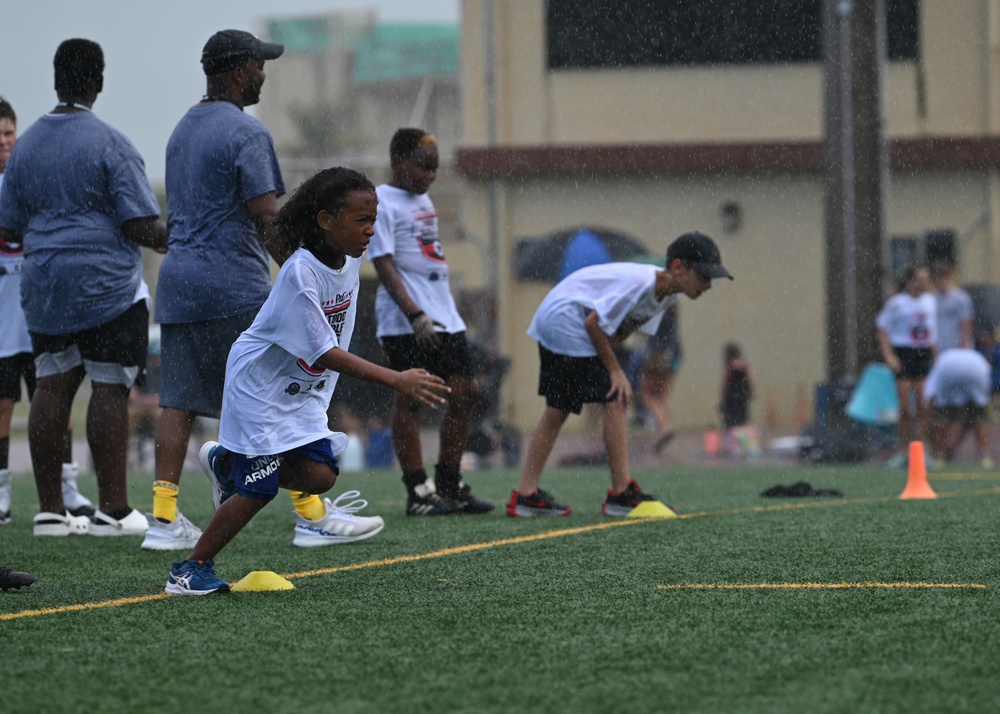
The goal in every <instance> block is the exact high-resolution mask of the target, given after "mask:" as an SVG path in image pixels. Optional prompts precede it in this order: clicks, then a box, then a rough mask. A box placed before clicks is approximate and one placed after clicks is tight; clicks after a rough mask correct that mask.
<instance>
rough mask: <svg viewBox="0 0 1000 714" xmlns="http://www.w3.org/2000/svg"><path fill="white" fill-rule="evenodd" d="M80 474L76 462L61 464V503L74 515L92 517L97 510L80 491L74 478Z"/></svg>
mask: <svg viewBox="0 0 1000 714" xmlns="http://www.w3.org/2000/svg"><path fill="white" fill-rule="evenodd" d="M79 475H80V467H79V466H78V465H77V464H76V462H73V463H70V464H63V466H62V493H63V504H65V506H66V510H67V511H69V512H70V513H71V514H72V515H74V516H87V517H88V518H92V517H93V515H94V514H95V513H96V512H97V509H96V508H94V504H93V503H92V502H91V501H90V499H89V498H87V497H86V496H84V495H83V494H82V493H80V489H79V488H77V486H76V478H77V476H79Z"/></svg>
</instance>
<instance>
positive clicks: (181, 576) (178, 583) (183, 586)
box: [166, 560, 229, 595]
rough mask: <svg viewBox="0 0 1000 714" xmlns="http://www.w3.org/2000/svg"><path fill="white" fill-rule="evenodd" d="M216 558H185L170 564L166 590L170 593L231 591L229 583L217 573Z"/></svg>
mask: <svg viewBox="0 0 1000 714" xmlns="http://www.w3.org/2000/svg"><path fill="white" fill-rule="evenodd" d="M214 565H215V561H214V560H184V561H181V562H180V563H174V564H173V565H171V566H170V577H169V578H167V587H166V591H167V593H169V594H170V595H211V594H212V593H227V592H229V583H227V582H225V581H224V580H219V578H217V577H216V575H215V570H214V569H213V566H214Z"/></svg>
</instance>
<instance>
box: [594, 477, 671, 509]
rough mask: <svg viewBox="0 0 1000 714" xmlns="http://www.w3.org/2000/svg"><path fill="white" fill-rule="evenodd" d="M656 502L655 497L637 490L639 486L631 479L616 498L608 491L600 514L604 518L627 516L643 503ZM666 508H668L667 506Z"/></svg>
mask: <svg viewBox="0 0 1000 714" xmlns="http://www.w3.org/2000/svg"><path fill="white" fill-rule="evenodd" d="M658 500H659V499H658V498H656V496H650V495H649V494H648V493H643V492H642V489H641V488H639V484H637V483H636V482H635V479H632V480H631V481H629V482H628V486H626V488H625V490H624V491H622V492H621V493H619V494H618V495H617V496H615V495H613V494H612V493H611V489H608V497H607V498H605V499H604V503H603V504H602V505H601V513H603V514H604V515H605V516H627V515H628V514H629V513H630V512H631V511H632V509H633V508H635V507H636V506H638V505H639V504H640V503H642V502H643V501H658ZM667 508H670V507H669V506H667ZM671 510H673V509H671Z"/></svg>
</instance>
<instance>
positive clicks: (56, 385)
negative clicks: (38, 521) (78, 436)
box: [28, 366, 84, 514]
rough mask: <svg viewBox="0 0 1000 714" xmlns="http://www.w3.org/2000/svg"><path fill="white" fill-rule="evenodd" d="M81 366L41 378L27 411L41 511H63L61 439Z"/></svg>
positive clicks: (81, 371) (32, 464) (32, 459)
mask: <svg viewBox="0 0 1000 714" xmlns="http://www.w3.org/2000/svg"><path fill="white" fill-rule="evenodd" d="M83 376H84V370H83V367H82V366H81V367H75V368H74V369H72V370H70V371H69V372H64V373H62V374H56V375H52V376H51V377H42V378H41V379H39V380H38V386H37V388H36V389H35V396H34V397H33V398H32V400H31V409H30V411H29V413H28V445H29V447H30V449H31V466H32V468H33V469H34V472H35V487H36V488H37V489H38V507H39V511H41V512H48V513H60V514H61V513H64V512H65V510H66V506H65V504H64V503H63V495H62V457H63V439H64V437H65V434H66V425H67V424H68V423H69V415H70V409H71V407H72V406H73V397H74V396H76V391H77V389H79V388H80V383H81V382H82V381H83Z"/></svg>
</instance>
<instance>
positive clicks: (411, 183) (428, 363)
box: [368, 128, 494, 516]
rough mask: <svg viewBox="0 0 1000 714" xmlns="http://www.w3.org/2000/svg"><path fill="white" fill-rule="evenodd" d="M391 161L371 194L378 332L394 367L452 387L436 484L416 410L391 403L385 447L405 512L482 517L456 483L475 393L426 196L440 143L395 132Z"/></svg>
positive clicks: (481, 507)
mask: <svg viewBox="0 0 1000 714" xmlns="http://www.w3.org/2000/svg"><path fill="white" fill-rule="evenodd" d="M389 160H390V164H391V170H392V177H391V178H390V179H389V183H386V184H382V185H381V186H379V187H378V189H377V191H378V200H379V211H380V215H379V220H378V223H376V224H375V236H374V237H373V238H372V242H371V245H370V246H369V248H368V257H369V259H370V260H371V261H372V263H373V264H374V265H375V271H376V272H377V273H378V277H379V281H380V283H381V285H379V288H378V292H377V293H376V295H375V318H376V320H377V322H378V328H377V331H376V332H377V335H378V338H379V341H380V342H381V343H382V347H383V349H384V350H385V353H386V356H387V357H388V358H389V365H390V366H391V367H392V368H393V369H395V370H398V371H403V370H407V369H411V368H413V367H421V368H424V369H426V370H428V371H429V372H431V374H436V375H438V376H439V377H441V378H442V379H444V380H445V381H446V382H447V383H448V386H449V387H451V394H450V395H449V397H448V408H447V409H446V410H445V414H444V417H443V419H442V420H441V431H440V450H439V452H438V462H437V465H436V466H435V467H434V478H433V479H429V478H428V477H427V472H426V471H424V459H423V451H422V448H421V444H420V414H419V412H420V405H419V403H417V402H416V401H415V400H413V399H412V398H411V397H409V396H408V395H406V394H403V393H398V394H397V395H396V400H395V403H394V404H393V410H392V441H393V446H394V447H395V450H396V457H397V459H398V460H399V465H400V468H401V469H402V471H403V484H404V485H405V486H406V514H407V515H409V516H442V515H449V514H452V513H459V514H479V513H488V512H490V511H492V510H493V509H494V505H493V504H492V503H489V502H488V501H484V500H483V499H481V498H477V497H476V496H474V495H473V494H472V489H471V488H470V487H469V485H468V484H466V483H465V482H464V481H463V480H462V471H461V463H462V455H463V453H464V452H465V445H466V442H467V440H468V435H469V424H470V421H471V418H472V412H473V409H474V407H475V404H476V399H477V394H476V383H475V381H474V376H475V375H474V370H473V365H472V360H471V359H470V357H469V344H468V341H467V339H466V335H465V322H464V321H463V320H462V318H461V316H460V315H459V314H458V308H457V307H456V306H455V299H454V297H453V296H452V294H451V289H450V287H449V285H448V263H447V262H446V260H445V257H444V250H443V249H442V247H441V240H440V236H439V235H438V216H437V211H436V210H435V208H434V203H433V202H432V201H431V199H430V198H429V197H428V195H427V191H428V189H430V187H431V184H432V183H434V179H435V178H437V170H438V146H437V141H436V140H435V139H434V137H433V136H432V135H430V134H428V133H427V132H426V131H424V130H422V129H412V128H411V129H399V130H398V131H396V133H395V134H394V135H393V137H392V141H391V142H390V144H389Z"/></svg>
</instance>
